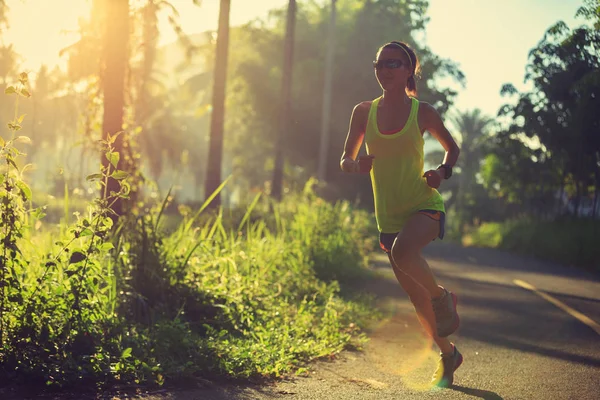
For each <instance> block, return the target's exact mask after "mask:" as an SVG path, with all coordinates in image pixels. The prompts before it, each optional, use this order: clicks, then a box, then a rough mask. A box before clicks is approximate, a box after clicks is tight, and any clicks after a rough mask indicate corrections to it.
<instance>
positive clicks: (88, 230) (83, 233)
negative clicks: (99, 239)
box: [79, 228, 94, 237]
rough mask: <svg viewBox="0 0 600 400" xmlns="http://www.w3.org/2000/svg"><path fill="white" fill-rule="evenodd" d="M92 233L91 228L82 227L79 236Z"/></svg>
mask: <svg viewBox="0 0 600 400" xmlns="http://www.w3.org/2000/svg"><path fill="white" fill-rule="evenodd" d="M93 234H94V232H93V231H92V230H91V229H88V228H86V229H84V230H82V231H81V233H80V234H79V237H83V236H92V235H93Z"/></svg>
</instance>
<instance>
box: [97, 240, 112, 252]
mask: <svg viewBox="0 0 600 400" xmlns="http://www.w3.org/2000/svg"><path fill="white" fill-rule="evenodd" d="M114 248H115V246H114V245H113V244H112V243H110V242H106V243H102V244H101V245H100V246H98V249H99V250H100V251H110V250H112V249H114Z"/></svg>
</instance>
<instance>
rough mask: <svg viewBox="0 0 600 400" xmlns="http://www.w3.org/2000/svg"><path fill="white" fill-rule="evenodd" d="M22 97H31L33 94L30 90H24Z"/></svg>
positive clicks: (22, 90)
mask: <svg viewBox="0 0 600 400" xmlns="http://www.w3.org/2000/svg"><path fill="white" fill-rule="evenodd" d="M21 95H23V96H25V97H31V93H29V90H27V89H25V88H23V89H21Z"/></svg>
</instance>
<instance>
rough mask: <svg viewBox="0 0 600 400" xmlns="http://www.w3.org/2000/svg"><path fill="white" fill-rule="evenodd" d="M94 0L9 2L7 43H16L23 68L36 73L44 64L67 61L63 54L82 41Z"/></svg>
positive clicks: (12, 0)
mask: <svg viewBox="0 0 600 400" xmlns="http://www.w3.org/2000/svg"><path fill="white" fill-rule="evenodd" d="M91 3H92V2H91V1H90V0H77V1H73V0H52V1H45V0H41V1H40V0H21V1H19V0H8V1H7V5H8V7H9V14H8V19H9V21H10V22H9V24H10V25H9V28H8V29H7V31H6V35H4V38H3V40H4V43H5V44H13V46H14V50H15V51H16V52H17V53H18V54H19V55H20V57H21V59H20V61H21V63H20V66H21V67H22V68H24V69H27V70H29V71H33V72H35V71H36V70H37V69H38V68H39V66H40V65H41V64H46V65H48V66H54V65H57V64H59V65H60V64H61V63H62V62H64V60H63V59H61V57H60V56H59V51H60V50H61V49H62V48H64V47H66V46H68V45H70V44H72V43H73V42H75V41H76V40H77V39H78V34H77V31H78V27H79V23H78V21H79V19H80V18H82V17H83V18H88V17H89V12H90V7H91Z"/></svg>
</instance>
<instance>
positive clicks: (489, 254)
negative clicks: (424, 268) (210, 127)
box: [423, 242, 600, 282]
mask: <svg viewBox="0 0 600 400" xmlns="http://www.w3.org/2000/svg"><path fill="white" fill-rule="evenodd" d="M423 254H424V255H425V258H428V259H429V258H439V259H443V260H444V261H447V262H453V263H462V264H471V265H477V267H478V268H485V267H494V268H502V269H505V270H518V271H521V270H527V271H529V272H541V273H544V274H551V275H554V276H562V277H565V278H582V277H585V279H586V280H588V281H592V282H600V273H599V272H596V271H591V270H587V269H583V268H577V267H569V266H565V265H561V264H558V263H553V262H550V261H542V260H539V259H536V258H533V257H529V256H525V255H516V254H512V253H509V252H507V251H502V250H497V249H489V248H478V247H462V246H460V245H457V244H454V243H450V242H447V243H444V242H434V243H432V244H431V245H429V246H427V247H426V248H425V249H424V250H423ZM524 267H525V268H524Z"/></svg>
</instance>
